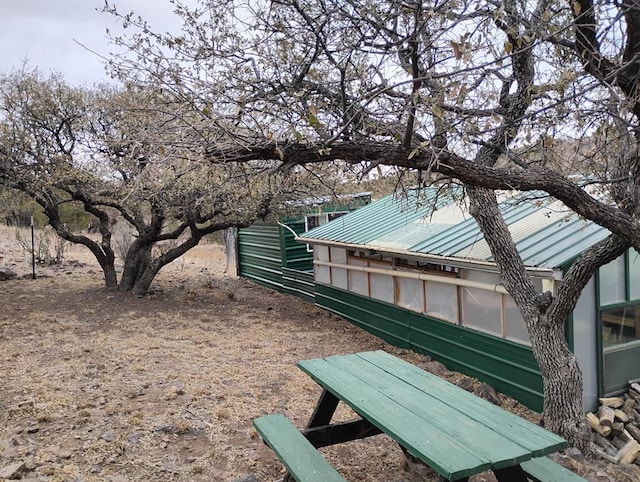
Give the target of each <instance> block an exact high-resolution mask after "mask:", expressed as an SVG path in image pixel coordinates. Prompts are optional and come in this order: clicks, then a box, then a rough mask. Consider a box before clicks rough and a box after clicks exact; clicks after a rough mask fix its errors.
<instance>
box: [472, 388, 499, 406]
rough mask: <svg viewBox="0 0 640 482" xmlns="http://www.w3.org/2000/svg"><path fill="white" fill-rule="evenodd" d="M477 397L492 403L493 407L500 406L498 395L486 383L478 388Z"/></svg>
mask: <svg viewBox="0 0 640 482" xmlns="http://www.w3.org/2000/svg"><path fill="white" fill-rule="evenodd" d="M478 395H480V397H482V398H484V399H485V400H488V401H489V402H491V403H493V404H494V405H498V406H500V405H502V402H501V401H500V397H499V396H498V393H497V392H496V391H495V389H494V388H493V387H492V386H491V385H489V384H487V383H483V384H482V385H480V388H478Z"/></svg>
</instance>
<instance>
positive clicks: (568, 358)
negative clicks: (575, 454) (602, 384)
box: [527, 315, 592, 455]
mask: <svg viewBox="0 0 640 482" xmlns="http://www.w3.org/2000/svg"><path fill="white" fill-rule="evenodd" d="M527 321H528V323H527V327H528V329H529V337H530V340H531V346H532V348H533V354H534V356H535V358H536V361H537V362H538V366H539V367H540V371H541V373H542V379H543V384H544V415H543V416H544V426H545V428H547V429H548V430H551V431H552V432H555V433H557V434H560V435H562V436H563V437H564V438H566V439H567V441H568V442H569V444H570V445H571V446H573V447H577V448H578V449H580V450H581V451H582V453H584V454H585V455H589V454H591V452H592V447H591V444H590V442H591V431H590V429H589V426H588V424H587V421H586V418H585V416H584V409H583V406H582V372H581V371H580V369H579V367H578V363H577V360H576V357H575V356H574V354H573V353H571V351H570V350H569V347H568V346H567V343H566V339H565V333H564V320H554V321H552V320H549V319H547V317H546V316H544V315H538V316H537V317H535V318H534V319H533V320H527Z"/></svg>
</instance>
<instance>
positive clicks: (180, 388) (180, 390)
mask: <svg viewBox="0 0 640 482" xmlns="http://www.w3.org/2000/svg"><path fill="white" fill-rule="evenodd" d="M171 386H172V387H173V388H174V389H175V392H176V395H184V383H182V382H173V383H172V384H171Z"/></svg>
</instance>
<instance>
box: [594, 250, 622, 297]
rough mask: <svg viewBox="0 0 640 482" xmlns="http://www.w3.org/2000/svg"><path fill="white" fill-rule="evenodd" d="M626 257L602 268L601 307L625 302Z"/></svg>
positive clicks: (619, 258)
mask: <svg viewBox="0 0 640 482" xmlns="http://www.w3.org/2000/svg"><path fill="white" fill-rule="evenodd" d="M624 285H625V279H624V256H620V257H618V258H616V259H614V260H613V261H611V262H610V263H609V264H605V265H604V266H602V267H600V305H610V304H612V303H620V302H621V301H625V292H624Z"/></svg>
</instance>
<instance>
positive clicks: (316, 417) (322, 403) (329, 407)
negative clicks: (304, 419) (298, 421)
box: [307, 388, 340, 428]
mask: <svg viewBox="0 0 640 482" xmlns="http://www.w3.org/2000/svg"><path fill="white" fill-rule="evenodd" d="M338 402H340V399H339V398H338V397H336V396H335V395H334V394H333V393H331V392H330V391H329V390H327V389H326V388H323V389H322V394H320V399H319V400H318V404H317V405H316V408H315V410H314V411H313V414H312V415H311V418H310V419H309V423H307V428H312V427H320V426H321V425H329V423H330V422H331V418H333V414H334V413H335V412H336V408H338Z"/></svg>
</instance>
